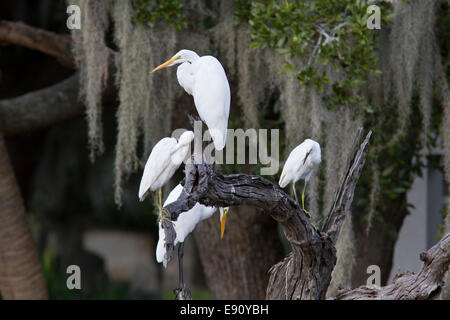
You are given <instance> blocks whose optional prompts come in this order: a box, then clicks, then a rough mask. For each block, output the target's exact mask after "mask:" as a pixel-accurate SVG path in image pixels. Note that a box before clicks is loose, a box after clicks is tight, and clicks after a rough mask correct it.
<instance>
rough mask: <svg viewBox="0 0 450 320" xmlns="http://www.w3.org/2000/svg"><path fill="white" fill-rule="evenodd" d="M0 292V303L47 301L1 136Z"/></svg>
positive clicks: (32, 243) (36, 256)
mask: <svg viewBox="0 0 450 320" xmlns="http://www.w3.org/2000/svg"><path fill="white" fill-rule="evenodd" d="M0 177H1V178H0V221H1V223H0V292H1V295H2V298H3V299H46V298H47V289H46V285H45V281H44V277H43V274H42V270H41V265H40V261H39V256H38V253H37V249H36V246H35V243H34V241H33V238H32V236H31V232H30V229H29V227H28V223H27V219H26V214H25V207H24V205H23V200H22V198H21V195H20V191H19V187H18V185H17V182H16V179H15V176H14V172H13V168H12V165H11V163H10V160H9V156H8V151H7V149H6V145H5V141H4V139H3V136H2V135H1V134H0Z"/></svg>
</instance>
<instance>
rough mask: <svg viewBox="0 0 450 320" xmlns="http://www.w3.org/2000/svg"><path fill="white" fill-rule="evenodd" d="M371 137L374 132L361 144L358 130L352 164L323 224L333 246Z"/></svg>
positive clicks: (350, 158) (351, 158) (362, 165)
mask: <svg viewBox="0 0 450 320" xmlns="http://www.w3.org/2000/svg"><path fill="white" fill-rule="evenodd" d="M371 135H372V131H370V132H369V133H368V134H367V136H366V138H365V140H364V141H363V142H362V143H361V144H360V141H361V139H362V128H360V129H359V130H358V134H357V137H356V139H355V141H354V142H353V147H352V150H353V151H352V153H353V154H352V155H351V156H350V157H349V160H350V162H349V163H348V165H347V168H348V169H347V171H346V174H345V175H344V176H343V178H342V180H341V183H340V186H339V188H338V190H337V191H336V195H335V199H334V202H333V205H332V206H331V209H330V213H329V214H328V216H327V218H326V220H325V223H324V224H323V227H322V231H323V232H325V233H327V234H328V236H329V237H330V238H331V241H332V242H333V244H335V243H336V241H337V238H338V236H339V232H340V230H341V227H342V224H343V222H344V218H345V215H346V213H347V212H348V210H349V209H350V205H351V203H352V201H353V195H354V191H355V187H356V184H357V182H358V179H359V176H360V174H361V170H362V168H363V167H364V163H365V159H366V154H367V149H368V147H369V140H370V136H371ZM358 146H359V147H358Z"/></svg>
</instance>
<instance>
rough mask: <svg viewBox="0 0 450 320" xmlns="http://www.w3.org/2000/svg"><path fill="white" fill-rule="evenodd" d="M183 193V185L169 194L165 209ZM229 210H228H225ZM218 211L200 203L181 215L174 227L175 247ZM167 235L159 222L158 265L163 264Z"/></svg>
mask: <svg viewBox="0 0 450 320" xmlns="http://www.w3.org/2000/svg"><path fill="white" fill-rule="evenodd" d="M182 191H183V186H182V185H181V184H179V185H177V186H176V187H175V188H174V189H173V190H172V191H171V192H170V194H169V196H168V197H167V199H166V201H165V202H164V205H163V206H164V207H165V206H166V205H168V204H169V203H172V202H174V201H176V200H177V199H178V197H179V196H180V194H181V192H182ZM220 209H221V210H220V213H221V214H220V219H221V220H222V215H223V209H222V208H220ZM225 209H228V208H225ZM216 211H217V209H216V208H215V207H207V206H204V205H202V204H200V203H196V204H195V206H194V207H193V208H192V209H191V210H189V211H186V212H183V213H181V214H180V215H179V216H178V219H177V220H176V221H173V224H174V225H173V227H174V229H175V232H176V238H175V241H174V246H175V245H177V244H178V243H179V242H180V243H181V242H184V240H185V239H186V237H187V236H188V235H189V234H190V233H191V232H192V231H193V230H194V228H195V226H196V225H197V224H198V223H199V222H200V221H202V220H205V219H208V218H209V217H211V216H212V215H213V214H214V212H216ZM165 238H166V236H165V233H164V229H163V228H162V227H161V221H159V240H158V244H157V245H156V261H157V262H158V263H161V262H163V260H164V255H165V253H166V246H165V245H164V244H165Z"/></svg>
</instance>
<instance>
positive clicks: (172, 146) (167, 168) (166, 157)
mask: <svg viewBox="0 0 450 320" xmlns="http://www.w3.org/2000/svg"><path fill="white" fill-rule="evenodd" d="M192 140H194V133H193V132H192V131H186V132H184V133H183V134H182V135H181V136H180V138H179V139H178V142H177V139H175V138H163V139H161V140H160V141H158V143H157V144H156V145H155V146H154V147H153V149H152V151H151V153H150V156H149V157H148V159H147V162H146V164H145V168H144V173H143V174H142V178H141V184H140V186H139V200H140V201H143V200H144V199H145V197H146V196H147V194H148V193H149V192H151V191H155V190H158V189H160V188H161V187H162V186H163V185H164V184H166V183H167V181H169V179H170V178H171V177H172V176H173V174H174V173H175V171H176V170H177V169H178V168H179V167H180V165H181V163H182V162H183V160H184V159H185V158H186V156H187V155H188V153H189V147H190V144H191V142H192Z"/></svg>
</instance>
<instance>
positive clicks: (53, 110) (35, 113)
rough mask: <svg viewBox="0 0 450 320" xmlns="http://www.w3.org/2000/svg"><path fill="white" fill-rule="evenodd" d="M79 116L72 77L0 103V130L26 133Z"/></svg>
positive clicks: (80, 110)
mask: <svg viewBox="0 0 450 320" xmlns="http://www.w3.org/2000/svg"><path fill="white" fill-rule="evenodd" d="M82 113H83V105H82V104H81V103H80V102H79V101H78V74H75V75H73V76H71V77H69V78H67V79H66V80H64V81H62V82H60V83H57V84H55V85H53V86H51V87H48V88H45V89H41V90H37V91H33V92H30V93H27V94H24V95H23V96H20V97H17V98H12V99H6V100H0V131H2V132H3V133H4V134H5V135H12V134H18V133H22V132H28V131H31V130H34V129H38V128H41V127H46V126H49V125H51V124H53V123H56V122H59V121H63V120H66V119H69V118H73V117H76V116H79V115H81V114H82Z"/></svg>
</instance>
